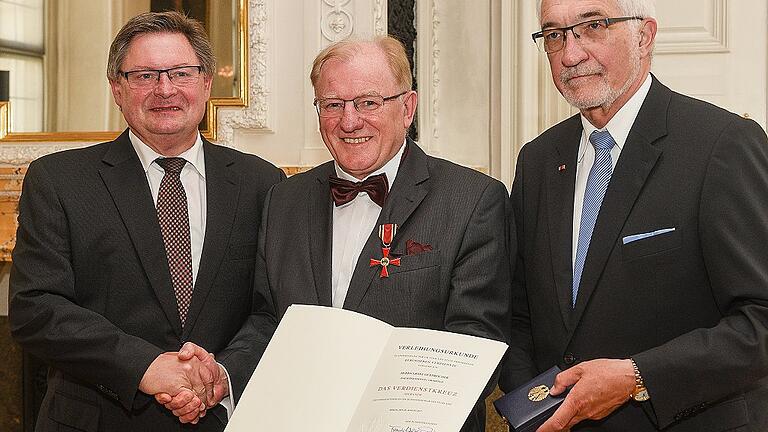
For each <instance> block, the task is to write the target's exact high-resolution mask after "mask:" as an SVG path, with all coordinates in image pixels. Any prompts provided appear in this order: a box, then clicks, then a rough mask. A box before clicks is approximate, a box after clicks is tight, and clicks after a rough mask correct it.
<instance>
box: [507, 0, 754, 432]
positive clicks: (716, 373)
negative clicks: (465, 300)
mask: <svg viewBox="0 0 768 432" xmlns="http://www.w3.org/2000/svg"><path fill="white" fill-rule="evenodd" d="M538 6H539V18H540V24H541V30H540V31H538V32H536V33H534V34H533V35H532V36H533V39H534V41H536V43H537V45H538V46H539V49H540V50H541V51H542V55H546V56H547V59H548V60H549V64H550V67H551V71H552V78H553V80H554V83H555V86H556V87H557V88H558V90H559V91H560V93H561V94H562V95H563V97H564V98H565V99H566V100H567V101H568V102H569V103H570V104H571V105H573V106H574V107H576V108H578V109H579V110H580V114H578V115H575V116H573V117H571V118H569V119H567V120H565V121H563V122H561V123H560V124H558V125H556V126H554V127H552V128H551V129H549V130H547V131H545V132H544V133H543V134H541V135H540V136H539V137H538V138H536V139H535V140H533V141H532V142H530V143H528V144H526V145H525V146H524V147H523V149H522V151H521V152H520V155H519V158H518V166H517V170H516V176H515V180H514V184H513V187H512V194H511V202H512V208H513V214H514V220H515V222H516V227H517V229H516V231H517V239H518V242H519V245H518V246H519V247H518V254H517V257H516V260H515V262H516V268H515V274H514V277H513V284H512V297H513V299H514V301H513V302H512V308H513V310H512V320H511V331H512V339H511V344H510V350H509V352H508V356H507V359H506V362H505V364H504V369H503V372H502V377H501V379H500V386H501V388H502V389H503V390H505V391H510V390H512V389H514V388H515V387H517V386H519V385H521V384H523V383H525V382H526V381H528V380H529V379H531V378H532V377H534V376H536V375H538V374H540V373H542V372H544V371H546V370H548V369H550V368H551V367H552V366H555V365H557V366H559V367H560V368H561V369H563V370H564V371H563V372H561V373H560V374H559V375H558V376H557V379H556V381H555V385H554V386H553V387H552V389H551V394H552V395H560V394H562V393H563V392H564V391H565V390H566V388H570V392H569V393H568V394H567V396H566V397H565V400H564V401H563V403H562V405H560V407H559V408H558V409H557V411H556V412H555V413H554V415H553V416H552V417H551V418H550V419H549V420H548V421H547V422H546V423H545V424H543V425H542V426H541V427H540V428H539V429H538V432H551V431H560V430H573V431H579V430H583V431H622V432H635V431H637V432H645V431H648V432H651V431H658V430H664V431H669V432H677V431H691V432H693V431H696V432H701V431H726V430H729V431H730V430H738V431H766V430H768V354H767V353H768V259H766V255H765V245H766V244H768V212H766V211H765V197H766V196H768V139H766V135H765V132H764V131H763V130H762V129H761V128H760V126H759V125H757V124H756V123H755V122H753V121H751V120H745V119H743V118H740V117H739V116H737V115H734V114H732V113H729V112H726V111H724V110H722V109H720V108H717V107H715V106H713V105H710V104H707V103H705V102H702V101H699V100H695V99H692V98H688V97H686V96H683V95H681V94H678V93H675V92H673V91H671V90H670V89H668V88H667V87H665V86H664V85H663V84H661V83H660V82H659V81H658V80H657V79H656V78H655V77H654V76H653V75H651V74H650V69H651V56H652V51H653V46H654V40H655V36H656V30H657V23H656V20H655V19H654V18H653V17H654V12H655V7H654V2H653V1H652V0H543V1H541V0H540V1H539V2H538Z"/></svg>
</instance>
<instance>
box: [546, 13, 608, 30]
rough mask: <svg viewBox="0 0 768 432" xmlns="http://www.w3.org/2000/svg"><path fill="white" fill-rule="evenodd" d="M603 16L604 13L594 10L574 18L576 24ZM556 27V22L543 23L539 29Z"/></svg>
mask: <svg viewBox="0 0 768 432" xmlns="http://www.w3.org/2000/svg"><path fill="white" fill-rule="evenodd" d="M605 16H607V15H606V14H605V13H604V12H602V11H598V10H594V11H587V12H582V13H580V14H578V15H577V16H576V18H577V19H578V20H579V21H578V22H582V20H588V19H589V18H602V17H605ZM556 26H557V23H556V22H552V21H547V22H545V23H543V24H542V25H541V28H542V29H546V28H554V27H556Z"/></svg>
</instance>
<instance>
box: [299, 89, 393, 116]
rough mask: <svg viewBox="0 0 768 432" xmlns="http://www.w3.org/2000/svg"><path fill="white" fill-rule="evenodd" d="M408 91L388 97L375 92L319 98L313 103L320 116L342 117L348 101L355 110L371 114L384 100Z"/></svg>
mask: <svg viewBox="0 0 768 432" xmlns="http://www.w3.org/2000/svg"><path fill="white" fill-rule="evenodd" d="M406 93H408V90H406V91H404V92H402V93H398V94H396V95H394V96H387V97H384V96H381V95H377V94H373V95H362V96H358V97H356V98H354V99H340V98H319V99H315V101H314V102H313V105H315V109H316V110H317V115H319V116H320V117H341V116H342V115H343V114H344V106H346V104H347V102H352V105H354V107H355V110H357V112H359V113H360V114H370V113H372V112H373V111H376V110H377V109H379V108H381V106H382V105H384V102H386V101H389V100H392V99H397V98H399V97H400V96H402V95H404V94H406Z"/></svg>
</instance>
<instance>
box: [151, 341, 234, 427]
mask: <svg viewBox="0 0 768 432" xmlns="http://www.w3.org/2000/svg"><path fill="white" fill-rule="evenodd" d="M186 346H187V345H185V347H186ZM182 349H184V348H182ZM187 350H188V351H192V352H193V353H194V350H193V349H191V348H187ZM201 350H202V349H201ZM203 351H204V350H203ZM205 354H206V355H207V353H205ZM201 357H202V358H203V359H202V360H201V359H200V358H198V357H195V356H193V355H188V354H186V353H185V354H184V355H182V356H181V358H180V355H179V353H176V352H168V353H163V354H160V355H159V356H158V357H157V358H156V359H155V360H154V361H153V362H152V364H150V366H149V368H148V369H147V371H146V372H145V373H144V376H143V377H142V379H141V382H140V383H139V390H141V391H142V392H144V393H147V394H151V395H155V399H157V400H158V402H161V403H165V402H164V401H165V398H166V397H167V399H169V400H170V399H171V398H175V399H176V401H177V403H176V404H174V407H173V408H172V409H171V408H169V409H171V411H173V413H174V415H176V416H178V417H179V421H181V422H182V423H197V421H198V420H199V418H200V417H203V416H204V415H205V410H206V409H207V407H208V404H209V403H211V402H210V400H209V397H210V398H213V394H214V389H213V387H214V382H215V381H216V380H218V379H219V378H218V374H219V372H220V369H219V367H218V364H216V362H215V361H214V360H213V357H212V356H210V358H208V356H201ZM183 359H184V360H183ZM158 395H164V397H163V398H159V397H158ZM217 403H218V402H217ZM213 405H215V404H213ZM213 405H212V406H213Z"/></svg>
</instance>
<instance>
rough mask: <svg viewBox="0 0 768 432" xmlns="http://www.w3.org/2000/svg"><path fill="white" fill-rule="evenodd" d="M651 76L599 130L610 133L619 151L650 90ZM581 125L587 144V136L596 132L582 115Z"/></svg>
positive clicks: (649, 75)
mask: <svg viewBox="0 0 768 432" xmlns="http://www.w3.org/2000/svg"><path fill="white" fill-rule="evenodd" d="M652 81H653V80H652V79H651V74H648V75H647V76H646V77H645V81H643V84H642V85H641V86H640V88H638V89H637V91H636V92H635V94H634V95H632V97H631V98H629V100H628V101H627V103H625V104H624V106H623V107H621V108H620V109H619V111H618V112H617V113H616V114H615V115H614V116H613V118H612V119H610V120H609V121H608V124H606V125H605V127H604V128H602V129H600V130H607V131H608V132H610V133H611V137H613V140H614V141H616V146H617V147H618V148H619V150H622V149H623V148H624V143H626V142H627V137H628V136H629V131H630V130H631V129H632V125H633V124H634V123H635V119H636V118H637V114H638V113H639V112H640V108H641V107H642V106H643V102H644V101H645V97H646V96H647V95H648V91H649V90H650V89H651V82H652ZM581 125H582V127H583V128H584V136H585V137H586V138H587V142H589V136H590V135H591V134H592V132H594V131H596V130H598V129H597V128H596V127H595V126H594V125H593V124H592V123H590V122H589V120H587V118H586V117H584V115H582V116H581ZM584 151H586V147H585V148H584V149H583V150H582V151H581V152H580V153H582V154H580V155H579V160H581V157H582V156H583V152H584Z"/></svg>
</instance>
